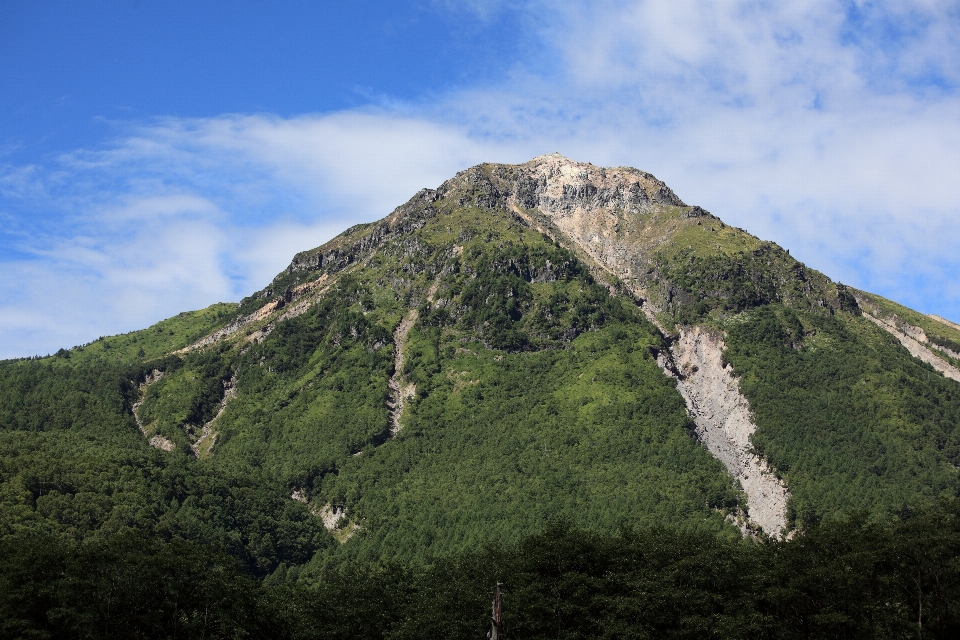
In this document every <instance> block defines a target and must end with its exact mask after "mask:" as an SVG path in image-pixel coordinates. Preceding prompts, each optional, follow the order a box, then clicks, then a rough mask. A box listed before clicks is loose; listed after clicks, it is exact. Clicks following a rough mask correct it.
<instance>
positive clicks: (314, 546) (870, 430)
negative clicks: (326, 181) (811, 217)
mask: <svg viewBox="0 0 960 640" xmlns="http://www.w3.org/2000/svg"><path fill="white" fill-rule="evenodd" d="M958 367H960V329H958V327H957V325H955V324H953V323H951V322H949V321H947V320H944V319H941V318H938V317H936V316H925V315H923V314H920V313H918V312H915V311H912V310H910V309H907V308H906V307H903V306H900V305H898V304H896V303H895V302H892V301H889V300H886V299H883V298H881V297H879V296H876V295H873V294H870V293H868V292H864V291H859V290H856V289H854V288H852V287H848V286H844V285H842V284H840V283H837V282H833V281H832V280H831V279H830V278H829V277H827V276H826V275H824V274H822V273H820V272H818V271H816V270H814V269H812V268H810V267H808V266H806V265H804V264H802V263H801V262H798V261H797V260H795V259H794V258H792V257H791V256H790V255H789V252H788V251H786V250H784V249H782V248H781V247H779V246H777V245H776V244H774V243H771V242H765V241H763V240H760V239H758V238H756V237H754V236H752V235H750V234H749V233H748V232H746V231H745V230H743V229H739V228H735V227H731V226H729V225H727V224H725V223H724V222H723V221H722V220H721V219H720V218H719V217H717V216H715V215H713V214H711V213H709V212H708V211H706V210H704V209H702V208H701V207H699V206H690V205H687V204H685V203H684V202H683V201H682V200H681V199H680V198H679V197H678V196H677V195H676V194H675V193H674V192H673V191H672V190H671V189H670V188H669V187H668V186H667V185H665V184H664V183H662V182H661V181H659V180H657V179H656V178H655V177H654V176H652V175H650V174H648V173H645V172H643V171H639V170H637V169H632V168H628V167H613V168H603V167H596V166H593V165H591V164H588V163H580V162H575V161H572V160H570V159H567V158H564V157H563V156H561V155H559V154H549V155H545V156H540V157H538V158H535V159H533V160H531V161H530V162H528V163H526V164H522V165H504V164H482V165H478V166H476V167H472V168H470V169H467V170H465V171H462V172H460V173H458V174H457V175H456V176H454V177H452V178H451V179H449V180H447V181H446V182H444V183H443V184H442V185H440V186H439V187H438V188H436V189H423V190H421V191H419V192H417V193H416V194H415V195H414V196H413V197H412V198H411V199H410V200H409V201H408V202H406V203H405V204H403V205H401V206H400V207H398V208H397V209H396V210H394V211H393V212H392V213H390V214H389V215H387V216H386V217H385V218H383V219H381V220H379V221H378V222H374V223H371V224H363V225H358V226H355V227H352V228H350V229H348V230H346V231H345V232H343V233H342V234H340V235H339V236H338V237H336V238H334V239H333V240H331V241H330V242H328V243H326V244H325V245H323V246H321V247H317V248H315V249H311V250H308V251H303V252H300V253H298V254H296V255H295V256H294V257H293V260H292V262H291V263H290V265H289V267H288V268H286V269H285V270H284V271H283V272H281V273H280V274H278V275H277V277H276V278H274V280H273V281H272V282H271V283H270V284H269V285H267V286H266V287H265V288H264V289H263V290H261V291H259V292H256V293H254V294H252V295H251V296H249V297H247V298H245V299H244V300H242V301H241V302H240V303H239V304H218V305H214V306H212V307H209V308H207V309H204V310H201V311H195V312H185V313H182V314H180V315H178V316H175V317H173V318H170V319H168V320H164V321H162V322H160V323H158V324H156V325H154V326H152V327H149V328H147V329H144V330H142V331H135V332H132V333H129V334H125V335H119V336H113V337H108V338H101V339H99V340H97V341H95V342H92V343H90V344H87V345H82V346H79V347H75V348H73V349H69V350H68V349H63V350H61V351H60V352H58V354H57V355H56V356H54V357H50V358H44V359H25V360H18V361H7V362H4V363H2V364H0V462H2V464H0V475H2V482H3V485H2V486H3V492H2V494H0V509H2V511H0V513H2V519H0V526H2V531H0V533H2V534H3V535H14V534H17V533H18V532H23V531H45V532H49V533H51V534H55V535H63V536H67V537H70V538H71V539H86V538H91V537H92V538H97V537H98V536H99V537H102V536H109V535H112V533H113V532H118V531H127V530H135V531H139V532H144V533H145V535H148V536H154V537H158V538H162V539H186V540H202V541H204V543H205V544H212V545H215V546H218V547H220V548H223V549H226V550H227V551H228V552H229V553H230V554H232V555H233V556H234V557H236V558H238V559H239V561H240V562H241V563H242V564H243V566H245V567H247V570H248V571H250V572H251V573H252V574H254V575H257V576H260V577H264V576H287V575H288V573H289V576H291V577H292V576H295V575H299V576H301V577H302V579H305V580H306V579H308V577H309V576H311V575H313V576H318V575H321V574H322V573H323V571H326V570H327V569H328V568H329V567H331V566H339V563H344V562H365V563H377V562H384V561H398V562H403V563H425V562H429V561H430V559H431V558H436V557H439V556H444V555H447V556H449V555H451V554H462V553H473V552H480V551H481V550H483V549H485V548H488V547H489V545H492V544H507V545H509V544H516V543H519V542H520V541H522V540H523V539H525V538H526V537H527V536H530V535H533V534H536V533H537V532H540V531H542V530H543V529H544V527H546V526H548V524H549V523H558V522H560V523H567V525H569V526H573V527H576V528H577V529H582V530H585V531H589V532H595V533H597V534H598V535H613V534H614V533H615V532H616V531H618V530H621V529H622V528H623V527H628V528H629V527H670V528H671V530H676V531H684V532H692V533H697V534H705V535H706V534H709V535H711V536H717V537H719V539H725V540H734V539H736V540H739V539H741V538H742V537H747V538H758V539H773V540H778V539H779V540H785V539H786V540H789V539H793V538H795V537H796V536H798V535H799V536H802V535H804V534H805V532H807V531H811V530H813V529H815V528H816V527H817V526H819V525H820V524H821V523H824V522H831V521H839V520H842V519H843V518H847V517H849V516H850V515H851V514H860V516H861V517H864V518H867V519H868V520H869V519H871V518H872V519H883V518H886V517H889V515H890V514H894V513H901V514H902V513H906V512H910V511H911V510H915V509H926V508H931V507H932V506H934V505H937V504H939V503H940V502H941V501H943V500H950V499H955V498H956V497H957V496H958V494H960V478H958V474H957V468H958V467H960V368H958ZM567 525H564V526H567ZM551 526H552V525H551ZM278 579H279V578H278Z"/></svg>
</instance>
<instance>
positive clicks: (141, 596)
mask: <svg viewBox="0 0 960 640" xmlns="http://www.w3.org/2000/svg"><path fill="white" fill-rule="evenodd" d="M497 582H501V583H503V585H504V591H505V596H504V617H503V620H504V626H505V629H506V637H507V638H545V639H546V638H551V639H557V638H566V639H571V640H573V639H575V638H771V639H774V638H784V639H792V638H798V639H799V638H954V637H956V636H957V634H958V633H960V509H958V505H957V503H955V502H954V503H943V504H941V505H939V506H938V507H935V508H931V509H928V510H924V511H921V512H915V513H903V514H900V515H899V516H897V517H890V518H886V519H884V520H883V521H881V522H870V521H868V520H867V519H866V518H864V517H860V516H855V517H851V518H849V519H844V520H840V521H833V522H830V523H824V524H821V525H817V526H814V527H812V528H811V529H810V530H808V531H807V533H806V534H805V535H803V536H799V537H796V538H794V539H793V540H790V541H787V542H777V541H771V540H763V541H753V540H747V541H740V540H731V539H729V538H726V537H718V536H716V535H714V534H710V533H694V532H689V531H681V530H677V529H671V528H642V529H629V528H623V529H620V530H619V531H618V532H616V533H612V534H598V533H591V532H585V531H583V530H580V529H577V528H574V527H572V526H570V525H569V524H566V523H554V524H553V525H550V526H548V527H547V528H546V529H545V530H544V531H543V532H541V533H539V534H536V535H532V536H529V537H526V538H524V539H523V540H521V541H520V542H519V543H518V544H516V545H509V546H491V547H488V548H486V549H484V550H482V551H479V552H475V553H469V554H457V555H449V556H443V557H437V558H433V559H431V561H430V562H429V563H427V564H423V565H403V564H397V563H387V564H383V563H376V564H369V563H363V564H356V563H349V562H347V563H342V564H339V565H338V566H335V567H328V568H327V569H326V570H325V571H324V572H323V573H322V574H320V575H317V576H315V577H314V578H313V579H311V580H309V581H304V580H298V579H297V578H296V577H295V576H293V575H291V572H289V571H286V572H284V571H281V572H277V573H275V574H274V575H272V576H271V577H270V578H269V579H267V580H263V581H258V580H255V579H254V578H252V577H250V576H249V574H247V573H245V572H244V571H243V570H242V567H241V566H240V565H239V564H238V563H237V560H236V558H235V557H233V556H231V555H228V554H226V553H223V552H222V551H220V550H217V549H216V548H215V547H210V546H204V545H200V544H197V543H191V542H184V541H172V542H161V541H159V540H156V539H149V538H144V537H143V536H140V535H136V534H122V535H117V536H113V537H110V538H108V539H103V540H97V541H88V542H71V541H65V540H63V539H60V538H53V537H43V536H33V535H29V536H27V535H19V536H13V537H6V538H4V539H3V541H2V542H0V637H4V638H104V639H106V638H242V637H272V638H298V639H299V638H304V639H306V638H321V637H322V638H331V639H337V638H343V639H348V638H371V639H372V638H390V639H400V638H424V637H435V638H451V639H454V638H463V639H464V640H467V639H476V638H482V637H483V634H484V633H485V631H486V630H487V629H489V625H490V623H489V613H490V611H489V607H490V595H489V592H490V591H491V590H492V589H493V588H494V586H495V585H496V583H497Z"/></svg>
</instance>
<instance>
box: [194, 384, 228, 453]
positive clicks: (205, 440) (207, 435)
mask: <svg viewBox="0 0 960 640" xmlns="http://www.w3.org/2000/svg"><path fill="white" fill-rule="evenodd" d="M235 397H237V374H236V373H234V374H233V376H232V377H231V378H230V379H229V380H227V381H225V382H224V383H223V399H221V400H220V407H219V408H218V409H217V413H216V415H215V416H213V417H212V418H211V419H210V421H209V422H207V423H206V424H204V425H203V428H202V429H201V430H200V437H199V438H197V441H196V442H194V443H193V444H192V445H190V450H191V451H193V455H194V456H196V457H198V458H201V457H207V456H211V455H213V445H214V444H216V442H217V432H216V431H214V429H213V426H214V423H215V422H216V421H217V418H219V417H220V416H221V415H223V411H224V409H226V408H227V403H228V402H230V401H231V400H232V399H234V398H235Z"/></svg>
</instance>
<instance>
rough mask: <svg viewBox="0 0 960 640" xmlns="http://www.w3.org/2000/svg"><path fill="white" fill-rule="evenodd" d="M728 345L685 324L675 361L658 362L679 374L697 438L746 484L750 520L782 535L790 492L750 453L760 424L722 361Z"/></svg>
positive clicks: (673, 349) (679, 385) (670, 372)
mask: <svg viewBox="0 0 960 640" xmlns="http://www.w3.org/2000/svg"><path fill="white" fill-rule="evenodd" d="M723 350H724V344H723V340H722V339H720V338H719V337H717V336H715V335H713V334H712V333H710V332H709V331H706V330H704V329H703V328H701V327H683V328H682V329H681V331H680V338H679V339H678V340H677V341H675V342H674V344H673V346H672V347H671V354H672V362H671V361H669V360H668V359H667V358H666V356H665V355H661V358H660V360H659V363H660V366H661V368H663V370H664V371H665V372H666V373H667V374H668V375H671V376H673V377H675V378H677V380H678V382H677V389H678V390H679V391H680V394H681V395H682V396H683V398H684V400H686V403H687V409H688V410H689V411H690V414H691V417H692V418H693V421H694V423H695V424H696V425H697V428H696V431H697V437H698V438H699V439H700V441H701V442H702V443H703V444H704V445H706V447H707V449H709V450H710V453H712V454H713V455H714V457H716V458H717V459H718V460H720V461H721V462H722V463H723V465H724V466H725V467H726V468H727V470H728V471H729V472H730V474H731V475H732V476H733V477H734V478H736V479H737V481H738V482H739V483H740V486H741V487H742V488H743V491H744V493H745V494H746V496H747V516H748V518H749V519H750V521H751V522H752V523H754V524H755V525H756V526H758V527H760V528H761V529H762V530H763V531H764V532H765V533H767V534H768V535H770V536H773V537H780V536H781V535H782V534H783V531H784V529H785V527H786V524H787V518H786V512H787V499H788V498H789V492H788V491H787V488H786V486H785V485H784V484H783V482H781V481H780V479H779V478H777V476H776V475H775V474H773V473H772V472H771V470H770V468H769V467H768V465H767V464H766V462H765V461H764V460H762V459H760V458H759V457H758V456H756V455H754V454H753V453H752V452H751V451H752V446H751V443H750V436H752V435H753V432H754V431H755V430H756V425H754V423H753V420H752V419H751V417H750V407H749V405H748V404H747V400H746V398H744V397H743V395H741V393H740V388H739V385H738V384H737V381H736V379H735V378H734V377H733V368H732V367H730V366H729V365H727V366H726V367H725V366H724V365H723Z"/></svg>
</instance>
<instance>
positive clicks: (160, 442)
mask: <svg viewBox="0 0 960 640" xmlns="http://www.w3.org/2000/svg"><path fill="white" fill-rule="evenodd" d="M162 377H163V371H159V370H157V369H154V370H153V371H152V372H151V373H150V374H149V375H148V376H147V379H146V380H144V382H143V384H141V385H140V399H139V400H137V401H136V402H135V403H134V404H133V407H132V409H133V418H134V419H135V420H136V421H137V428H138V429H140V433H142V434H143V435H144V436H146V435H147V428H146V426H145V425H144V424H143V422H142V421H141V420H140V414H138V413H137V410H138V409H139V408H140V405H142V404H143V398H144V396H145V395H146V393H147V388H148V387H149V386H150V385H152V384H153V383H154V382H156V381H157V380H159V379H160V378H162ZM147 442H148V444H149V445H150V446H151V447H154V448H155V449H161V450H162V451H173V450H174V449H175V448H176V445H175V444H173V442H172V441H171V440H170V439H169V438H164V437H163V436H161V435H159V434H156V435H154V436H152V437H151V438H150V439H149V440H148V441H147Z"/></svg>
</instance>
